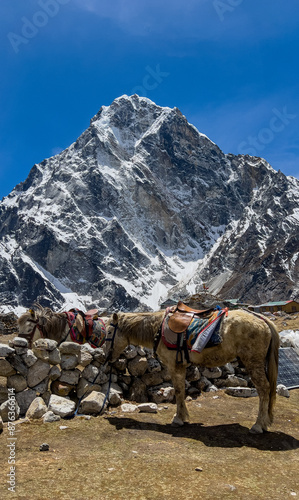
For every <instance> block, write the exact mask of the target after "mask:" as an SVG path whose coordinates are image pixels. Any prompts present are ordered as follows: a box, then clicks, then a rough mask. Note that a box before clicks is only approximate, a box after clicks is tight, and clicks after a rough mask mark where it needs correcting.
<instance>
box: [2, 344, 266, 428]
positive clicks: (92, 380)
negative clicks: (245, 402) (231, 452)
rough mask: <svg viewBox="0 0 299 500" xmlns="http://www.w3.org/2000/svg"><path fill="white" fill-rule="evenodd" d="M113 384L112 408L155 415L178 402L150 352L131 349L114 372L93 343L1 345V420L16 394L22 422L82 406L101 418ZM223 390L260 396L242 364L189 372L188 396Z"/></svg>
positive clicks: (54, 417)
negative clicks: (133, 407)
mask: <svg viewBox="0 0 299 500" xmlns="http://www.w3.org/2000/svg"><path fill="white" fill-rule="evenodd" d="M110 372H111V379H110ZM109 379H110V392H109V397H108V398H107V402H106V405H107V404H109V405H111V406H118V405H121V404H123V403H124V402H125V400H127V401H134V402H136V403H138V408H139V411H155V405H157V404H159V403H167V402H172V401H173V400H174V388H173V386H172V383H171V379H170V376H169V374H168V373H167V370H166V369H165V367H164V366H162V365H161V363H160V361H159V360H158V359H156V358H155V357H154V356H153V352H152V350H150V349H146V348H142V347H140V346H133V345H130V346H128V347H127V348H126V349H125V350H124V352H123V353H122V355H121V357H120V358H119V359H118V360H117V361H116V362H115V363H113V365H112V368H111V365H109V364H108V363H106V362H105V357H104V351H103V349H101V348H97V349H93V348H92V347H90V345H89V344H84V345H79V344H75V343H73V342H64V343H62V344H61V345H60V346H59V348H58V347H57V343H56V342H55V341H53V340H50V339H39V340H37V341H36V342H34V345H33V348H32V350H31V349H29V348H28V343H27V340H26V339H23V338H20V337H16V338H14V339H13V340H12V341H10V343H9V345H5V344H0V405H1V406H0V416H1V417H2V419H3V421H8V412H9V402H10V397H11V394H13V395H14V397H15V401H16V404H15V412H16V418H18V417H19V416H25V415H26V416H27V417H29V418H31V419H36V418H41V417H43V419H44V421H45V422H50V421H54V420H57V419H59V418H64V417H67V416H69V415H71V414H73V412H74V410H75V408H76V407H77V404H78V402H79V403H80V407H79V413H81V414H90V415H97V414H99V413H100V411H101V410H102V408H103V403H104V398H105V395H106V393H107V391H108V385H109ZM222 388H228V389H229V391H230V393H231V392H232V391H235V392H236V395H241V396H245V397H248V396H252V395H256V392H255V389H254V388H253V385H252V383H251V380H250V378H249V376H248V375H247V374H246V372H245V370H244V368H243V367H241V366H240V365H239V363H238V361H237V360H236V361H235V362H233V363H228V364H226V365H225V366H222V367H218V368H213V369H207V368H203V367H200V366H190V367H189V368H188V369H187V376H186V395H187V396H189V397H196V396H197V395H199V394H200V392H201V391H217V390H218V389H222ZM79 400H80V401H79ZM142 405H145V407H144V406H142ZM151 405H152V406H151ZM144 408H146V410H145V409H144Z"/></svg>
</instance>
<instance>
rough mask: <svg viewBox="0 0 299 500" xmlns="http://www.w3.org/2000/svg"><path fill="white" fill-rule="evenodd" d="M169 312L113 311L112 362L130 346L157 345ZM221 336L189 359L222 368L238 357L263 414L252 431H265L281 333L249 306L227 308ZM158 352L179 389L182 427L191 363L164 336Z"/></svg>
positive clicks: (110, 331) (177, 419)
mask: <svg viewBox="0 0 299 500" xmlns="http://www.w3.org/2000/svg"><path fill="white" fill-rule="evenodd" d="M164 315H165V311H163V310H162V311H158V312H154V313H150V312H147V313H114V314H113V315H112V316H111V318H110V322H109V321H108V323H107V335H106V343H105V345H104V350H105V351H106V356H107V357H108V355H111V356H112V361H115V360H116V359H117V358H118V357H119V355H120V354H121V352H122V351H123V349H124V348H125V347H126V346H127V345H128V344H135V345H141V346H143V347H150V348H152V347H153V345H154V338H155V336H156V334H157V332H158V330H159V327H160V325H161V323H162V320H163V318H164ZM109 323H110V324H109ZM220 335H221V337H222V342H221V343H220V344H219V345H217V346H214V347H208V348H205V349H203V351H202V352H201V353H197V352H192V351H191V352H190V362H191V363H193V364H197V365H202V366H205V367H208V368H212V367H217V366H223V365H225V364H226V363H228V362H231V361H233V360H234V359H235V358H237V357H238V358H239V359H240V360H241V361H242V363H243V364H244V366H245V368H246V370H247V372H248V374H249V375H250V377H251V380H252V382H253V383H254V385H255V387H256V389H257V392H258V395H259V412H258V417H257V420H256V423H255V424H254V425H253V426H252V428H251V432H253V433H262V432H263V431H266V430H267V428H268V426H269V425H271V423H272V421H273V407H274V403H275V397H276V381H277V374H278V349H279V335H278V333H277V331H276V328H275V326H274V324H273V323H272V322H271V321H269V320H268V319H267V318H265V317H264V316H261V315H259V316H258V317H257V316H256V315H253V314H251V313H250V312H247V311H244V310H233V311H229V312H228V315H227V317H224V319H223V320H222V322H221V326H220ZM112 339H113V341H112ZM157 354H158V356H159V358H160V360H161V361H162V363H164V365H165V366H166V367H167V369H168V371H169V374H170V376H171V379H172V383H173V386H174V389H175V396H176V404H177V412H176V414H175V415H174V417H173V421H172V423H173V424H174V425H183V424H184V423H185V422H188V421H189V415H188V410H187V407H186V404H185V378H186V367H187V362H186V361H184V362H183V363H182V364H177V363H176V351H174V350H169V349H168V348H167V347H166V346H165V344H164V343H163V341H162V340H161V339H160V340H159V343H158V346H157Z"/></svg>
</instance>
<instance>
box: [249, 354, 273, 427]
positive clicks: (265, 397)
mask: <svg viewBox="0 0 299 500" xmlns="http://www.w3.org/2000/svg"><path fill="white" fill-rule="evenodd" d="M244 365H245V368H246V370H247V371H248V374H249V375H250V377H251V380H252V382H253V383H254V385H255V388H256V390H257V393H258V395H259V411H258V416H257V420H256V422H255V424H254V425H253V426H252V427H251V429H250V432H252V433H253V434H261V433H262V432H263V431H267V428H268V426H269V425H270V424H271V422H270V418H269V412H268V409H269V398H270V384H269V381H268V379H267V376H266V372H265V367H264V361H263V360H260V363H259V364H258V363H257V362H256V361H255V362H254V363H248V362H247V363H244Z"/></svg>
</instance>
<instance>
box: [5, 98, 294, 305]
mask: <svg viewBox="0 0 299 500" xmlns="http://www.w3.org/2000/svg"><path fill="white" fill-rule="evenodd" d="M298 201H299V181H298V180H297V179H295V178H288V177H286V176H285V175H284V174H282V173H281V172H276V171H275V170H274V169H273V168H272V167H271V166H270V165H269V164H268V163H267V162H266V160H263V159H261V158H257V157H250V156H248V155H246V156H244V155H238V156H235V155H232V154H224V153H223V152H222V151H221V150H220V148H219V147H218V146H217V145H216V144H215V143H214V142H212V141H211V140H210V139H209V138H208V137H207V136H206V135H204V134H202V133H200V132H199V131H198V130H197V129H196V128H195V127H194V126H193V125H191V124H189V123H188V121H187V119H186V117H184V116H183V115H182V113H181V112H180V111H179V110H178V109H177V108H173V109H171V108H163V107H160V106H157V105H156V104H155V103H153V102H152V101H150V100H149V99H147V98H141V97H139V96H137V95H134V96H130V97H129V96H121V97H120V98H117V99H115V100H114V101H113V103H112V104H111V105H110V106H102V107H101V109H100V110H99V112H98V113H97V114H96V115H95V116H94V117H93V118H91V120H90V126H89V127H88V128H87V129H86V130H85V131H84V132H83V133H82V134H81V135H80V137H79V138H78V139H77V140H76V141H75V142H74V143H73V144H71V145H70V146H69V147H68V148H66V149H65V150H64V151H63V152H61V153H60V154H58V155H55V156H53V157H51V158H49V159H46V160H44V161H43V162H41V163H40V164H38V165H34V166H33V167H32V169H31V171H30V173H29V175H28V177H27V179H26V181H25V182H23V183H20V184H19V185H18V186H16V188H15V189H14V190H13V191H12V192H11V193H10V194H9V195H8V196H7V197H5V198H4V199H3V200H2V202H1V203H0V279H1V282H2V289H1V291H0V304H1V305H2V306H5V307H12V308H13V307H14V308H16V307H21V308H22V307H28V306H30V305H31V304H32V302H33V300H39V301H41V302H42V303H44V304H45V305H49V306H50V307H55V308H58V307H69V306H72V305H74V306H80V307H82V308H87V307H88V306H97V307H100V308H103V309H106V308H108V307H109V308H116V309H123V310H134V309H136V308H149V309H157V308H158V306H159V303H160V302H161V301H163V300H165V299H167V297H169V296H172V295H173V296H174V295H175V296H176V295H181V296H183V295H187V294H192V293H196V292H197V291H198V290H200V288H201V287H202V283H208V285H209V288H210V291H213V292H215V294H217V295H219V296H220V297H221V298H225V299H228V298H240V299H241V300H247V299H250V300H253V299H254V301H255V302H259V301H260V302H263V301H265V300H270V299H275V298H282V297H283V298H290V297H292V298H294V297H296V296H297V295H298V287H297V283H298V274H299V260H298V251H297V249H298V248H299V236H298V233H299V232H298V224H299V209H298ZM282 242H283V245H282ZM32 283H33V285H34V286H32Z"/></svg>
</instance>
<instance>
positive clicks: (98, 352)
mask: <svg viewBox="0 0 299 500" xmlns="http://www.w3.org/2000/svg"><path fill="white" fill-rule="evenodd" d="M93 357H94V359H95V360H96V361H98V362H99V363H100V364H101V365H103V364H104V363H105V361H106V356H105V352H104V349H103V348H102V347H97V348H96V349H94V353H93Z"/></svg>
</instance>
